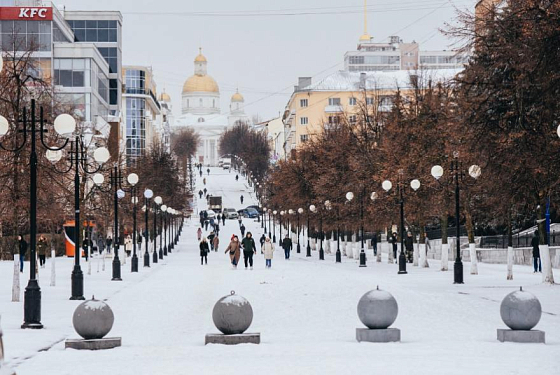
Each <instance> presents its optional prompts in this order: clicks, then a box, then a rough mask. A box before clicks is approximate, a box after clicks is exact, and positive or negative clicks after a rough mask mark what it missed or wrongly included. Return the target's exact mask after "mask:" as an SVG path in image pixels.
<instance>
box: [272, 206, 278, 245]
mask: <svg viewBox="0 0 560 375" xmlns="http://www.w3.org/2000/svg"><path fill="white" fill-rule="evenodd" d="M277 213H278V211H276V210H274V211H272V215H273V216H272V243H276V214H277Z"/></svg>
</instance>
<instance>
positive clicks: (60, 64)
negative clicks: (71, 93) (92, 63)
mask: <svg viewBox="0 0 560 375" xmlns="http://www.w3.org/2000/svg"><path fill="white" fill-rule="evenodd" d="M86 74H87V79H86ZM89 78H90V72H89V69H87V73H86V60H84V59H55V60H54V84H55V85H57V86H64V87H91V81H90V79H89Z"/></svg>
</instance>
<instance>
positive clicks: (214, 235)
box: [206, 231, 216, 250]
mask: <svg viewBox="0 0 560 375" xmlns="http://www.w3.org/2000/svg"><path fill="white" fill-rule="evenodd" d="M214 237H216V233H214V231H212V232H210V234H209V235H208V237H206V238H208V242H210V247H211V250H214Z"/></svg>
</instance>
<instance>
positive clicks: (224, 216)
mask: <svg viewBox="0 0 560 375" xmlns="http://www.w3.org/2000/svg"><path fill="white" fill-rule="evenodd" d="M222 222H223V223H224V226H226V215H222Z"/></svg>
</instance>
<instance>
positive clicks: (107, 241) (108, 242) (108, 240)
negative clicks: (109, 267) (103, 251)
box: [105, 234, 113, 254]
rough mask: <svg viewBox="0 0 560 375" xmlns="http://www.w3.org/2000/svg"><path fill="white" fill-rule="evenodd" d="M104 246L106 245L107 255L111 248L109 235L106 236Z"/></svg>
mask: <svg viewBox="0 0 560 375" xmlns="http://www.w3.org/2000/svg"><path fill="white" fill-rule="evenodd" d="M105 244H106V245H107V246H106V248H107V253H109V254H110V253H111V247H112V246H113V237H112V236H111V235H110V234H109V235H108V236H107V240H106V241H105Z"/></svg>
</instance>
